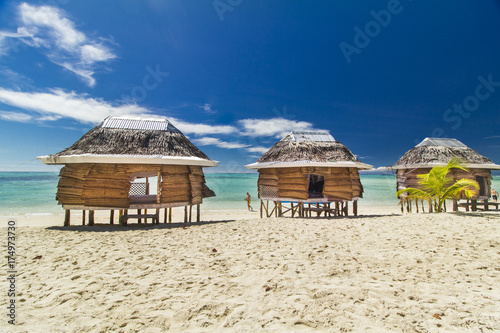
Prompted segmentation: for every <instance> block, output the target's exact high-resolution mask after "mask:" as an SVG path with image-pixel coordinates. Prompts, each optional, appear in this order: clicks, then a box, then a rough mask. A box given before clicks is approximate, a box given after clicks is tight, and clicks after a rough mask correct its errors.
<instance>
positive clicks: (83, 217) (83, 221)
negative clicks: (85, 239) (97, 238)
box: [82, 210, 85, 225]
mask: <svg viewBox="0 0 500 333" xmlns="http://www.w3.org/2000/svg"><path fill="white" fill-rule="evenodd" d="M82 225H85V210H82Z"/></svg>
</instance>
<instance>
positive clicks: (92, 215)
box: [89, 210, 95, 226]
mask: <svg viewBox="0 0 500 333" xmlns="http://www.w3.org/2000/svg"><path fill="white" fill-rule="evenodd" d="M94 217H95V216H94V211H93V210H89V225H90V226H92V225H94Z"/></svg>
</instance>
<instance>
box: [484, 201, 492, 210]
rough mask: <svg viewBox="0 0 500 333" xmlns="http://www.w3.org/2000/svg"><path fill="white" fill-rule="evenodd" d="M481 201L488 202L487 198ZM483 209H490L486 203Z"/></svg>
mask: <svg viewBox="0 0 500 333" xmlns="http://www.w3.org/2000/svg"><path fill="white" fill-rule="evenodd" d="M483 202H484V203H487V202H488V200H487V199H486V200H483ZM484 210H490V209H489V208H488V205H484Z"/></svg>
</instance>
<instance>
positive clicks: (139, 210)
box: [137, 209, 148, 224]
mask: <svg viewBox="0 0 500 333" xmlns="http://www.w3.org/2000/svg"><path fill="white" fill-rule="evenodd" d="M141 213H142V209H138V210H137V215H141ZM137 223H139V224H141V223H142V219H137ZM144 223H148V221H144Z"/></svg>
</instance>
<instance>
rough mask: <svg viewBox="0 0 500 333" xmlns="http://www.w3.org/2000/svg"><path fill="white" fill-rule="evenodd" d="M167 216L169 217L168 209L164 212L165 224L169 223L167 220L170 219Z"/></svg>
mask: <svg viewBox="0 0 500 333" xmlns="http://www.w3.org/2000/svg"><path fill="white" fill-rule="evenodd" d="M167 215H168V208H165V209H164V210H163V223H167V219H168V217H167Z"/></svg>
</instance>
